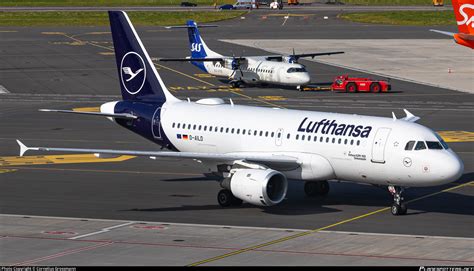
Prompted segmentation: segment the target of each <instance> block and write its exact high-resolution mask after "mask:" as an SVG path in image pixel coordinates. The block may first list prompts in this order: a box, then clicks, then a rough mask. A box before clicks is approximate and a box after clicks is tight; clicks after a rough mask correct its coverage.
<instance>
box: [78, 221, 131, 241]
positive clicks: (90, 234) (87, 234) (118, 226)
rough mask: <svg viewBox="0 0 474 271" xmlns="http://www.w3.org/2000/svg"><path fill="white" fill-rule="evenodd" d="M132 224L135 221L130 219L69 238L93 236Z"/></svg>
mask: <svg viewBox="0 0 474 271" xmlns="http://www.w3.org/2000/svg"><path fill="white" fill-rule="evenodd" d="M132 224H135V222H133V221H130V222H126V223H122V224H119V225H115V226H111V227H107V228H103V229H102V230H100V231H95V232H91V233H86V234H83V235H78V236H74V237H71V238H69V239H71V240H76V239H80V238H84V237H89V236H93V235H97V234H102V233H106V232H109V231H111V230H113V229H117V228H121V227H125V226H128V225H132Z"/></svg>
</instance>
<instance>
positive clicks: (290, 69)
mask: <svg viewBox="0 0 474 271" xmlns="http://www.w3.org/2000/svg"><path fill="white" fill-rule="evenodd" d="M286 72H287V73H293V72H306V69H305V68H304V67H303V68H289V69H288V70H287V71H286Z"/></svg>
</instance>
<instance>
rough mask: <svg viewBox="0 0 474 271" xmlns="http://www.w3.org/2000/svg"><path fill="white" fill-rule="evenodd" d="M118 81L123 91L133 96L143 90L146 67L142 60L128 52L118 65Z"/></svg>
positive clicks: (135, 54) (133, 53) (137, 55)
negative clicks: (119, 80) (120, 82)
mask: <svg viewBox="0 0 474 271" xmlns="http://www.w3.org/2000/svg"><path fill="white" fill-rule="evenodd" d="M120 77H121V78H120V79H121V81H122V85H123V87H124V88H125V90H126V91H127V92H128V93H130V94H132V95H135V94H137V93H138V92H140V90H141V89H142V88H143V85H144V84H145V79H146V67H145V62H144V61H143V58H142V57H141V56H140V55H139V54H137V53H135V52H128V53H126V54H125V55H124V56H123V57H122V62H121V63H120Z"/></svg>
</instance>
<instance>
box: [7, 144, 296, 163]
mask: <svg viewBox="0 0 474 271" xmlns="http://www.w3.org/2000/svg"><path fill="white" fill-rule="evenodd" d="M16 142H17V143H18V145H19V146H20V156H23V155H24V154H25V152H27V151H30V150H31V151H56V152H74V153H95V154H105V155H134V156H147V157H149V158H159V157H167V158H180V159H198V160H212V161H223V162H225V161H229V162H231V161H237V160H245V161H248V162H263V163H281V164H289V165H299V163H298V159H297V158H296V157H291V156H286V155H273V154H259V153H198V152H170V151H134V150H111V149H78V148H50V147H27V146H26V145H25V144H23V143H22V142H21V141H20V140H17V141H16Z"/></svg>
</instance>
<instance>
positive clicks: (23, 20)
mask: <svg viewBox="0 0 474 271" xmlns="http://www.w3.org/2000/svg"><path fill="white" fill-rule="evenodd" d="M245 13H247V12H246V11H177V12H160V11H155V12H154V11H130V12H127V14H128V15H129V17H130V20H131V21H132V22H133V24H134V25H141V26H147V25H150V26H153V25H156V26H160V25H181V24H184V23H185V22H186V20H191V19H192V20H195V21H196V22H198V23H206V22H216V21H222V20H226V19H231V18H235V17H238V16H241V15H243V14H245ZM103 25H109V17H108V14H107V12H105V11H100V12H99V11H58V12H56V11H52V12H0V26H103Z"/></svg>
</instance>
